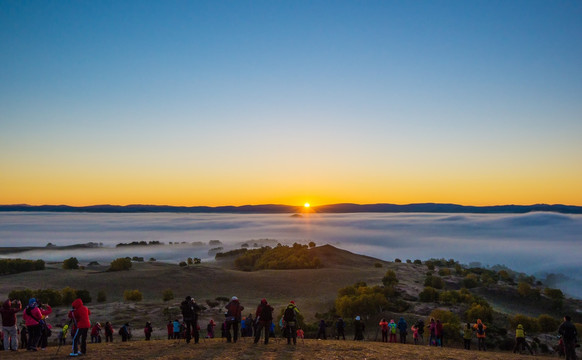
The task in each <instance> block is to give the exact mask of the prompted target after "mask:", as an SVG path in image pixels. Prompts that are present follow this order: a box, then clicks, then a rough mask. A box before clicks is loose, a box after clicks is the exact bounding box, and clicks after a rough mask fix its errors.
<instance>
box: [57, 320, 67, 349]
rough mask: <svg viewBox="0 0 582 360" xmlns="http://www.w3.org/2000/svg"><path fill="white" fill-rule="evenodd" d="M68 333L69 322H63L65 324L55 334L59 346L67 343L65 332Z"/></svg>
mask: <svg viewBox="0 0 582 360" xmlns="http://www.w3.org/2000/svg"><path fill="white" fill-rule="evenodd" d="M68 333H69V324H65V326H63V328H62V329H61V331H59V333H58V334H57V340H58V341H59V346H60V345H66V344H67V334H68Z"/></svg>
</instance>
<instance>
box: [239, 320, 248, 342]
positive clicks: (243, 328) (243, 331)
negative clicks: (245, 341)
mask: <svg viewBox="0 0 582 360" xmlns="http://www.w3.org/2000/svg"><path fill="white" fill-rule="evenodd" d="M246 336H247V318H246V317H244V316H243V318H242V319H241V320H240V337H241V338H242V337H246Z"/></svg>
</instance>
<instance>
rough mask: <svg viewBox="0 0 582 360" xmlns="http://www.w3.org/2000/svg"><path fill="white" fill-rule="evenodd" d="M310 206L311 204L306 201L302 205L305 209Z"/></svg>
mask: <svg viewBox="0 0 582 360" xmlns="http://www.w3.org/2000/svg"><path fill="white" fill-rule="evenodd" d="M310 206H311V205H309V203H308V202H306V203H305V204H303V207H304V208H306V209H309V207H310Z"/></svg>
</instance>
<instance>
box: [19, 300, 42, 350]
mask: <svg viewBox="0 0 582 360" xmlns="http://www.w3.org/2000/svg"><path fill="white" fill-rule="evenodd" d="M22 319H23V320H24V323H25V324H26V330H27V332H28V347H27V350H28V351H36V350H37V347H38V343H39V341H40V336H41V331H42V329H41V321H42V312H41V310H40V309H39V308H38V304H37V302H36V299H35V298H31V299H29V300H28V306H27V307H26V309H24V312H23V313H22Z"/></svg>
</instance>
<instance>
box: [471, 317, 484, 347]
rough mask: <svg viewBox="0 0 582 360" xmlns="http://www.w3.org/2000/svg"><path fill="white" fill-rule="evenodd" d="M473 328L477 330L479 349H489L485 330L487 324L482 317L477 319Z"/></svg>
mask: <svg viewBox="0 0 582 360" xmlns="http://www.w3.org/2000/svg"><path fill="white" fill-rule="evenodd" d="M473 328H474V329H475V331H476V332H477V345H478V348H479V351H481V349H483V351H487V346H486V345H485V337H486V334H485V330H487V326H485V324H483V321H481V319H477V323H476V324H475V325H473Z"/></svg>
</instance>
